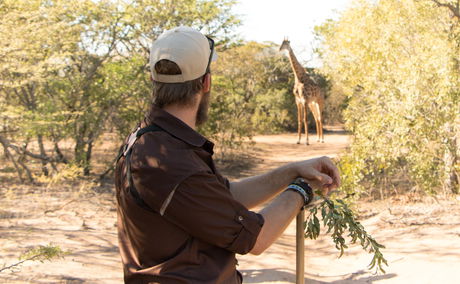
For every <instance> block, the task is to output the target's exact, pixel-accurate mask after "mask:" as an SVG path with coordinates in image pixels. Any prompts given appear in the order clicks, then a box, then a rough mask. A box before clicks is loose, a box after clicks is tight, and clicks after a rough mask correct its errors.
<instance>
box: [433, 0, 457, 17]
mask: <svg viewBox="0 0 460 284" xmlns="http://www.w3.org/2000/svg"><path fill="white" fill-rule="evenodd" d="M431 2H434V3H435V4H436V5H437V6H438V7H444V8H448V9H449V10H450V11H451V12H452V13H453V14H454V16H455V17H457V18H458V19H459V20H460V1H457V3H456V4H455V5H454V4H453V3H444V2H441V1H439V0H431Z"/></svg>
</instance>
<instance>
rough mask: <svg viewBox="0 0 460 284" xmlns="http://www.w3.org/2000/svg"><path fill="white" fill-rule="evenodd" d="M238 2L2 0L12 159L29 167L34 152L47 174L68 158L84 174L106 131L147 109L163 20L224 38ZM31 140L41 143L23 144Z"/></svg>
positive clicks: (6, 130) (3, 75) (5, 137)
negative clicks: (68, 148)
mask: <svg viewBox="0 0 460 284" xmlns="http://www.w3.org/2000/svg"><path fill="white" fill-rule="evenodd" d="M234 4H235V1H234V0H205V1H201V0H180V1H176V0H167V1H154V0H147V1H145V0H142V1H129V2H127V1H123V0H117V1H113V0H101V1H92V0H82V1H62V0H53V1H39V0H31V1H25V0H18V1H12V0H7V1H1V2H0V17H1V18H2V21H1V23H0V93H1V96H0V113H1V115H0V121H1V123H2V125H1V132H0V138H1V141H3V143H2V146H3V147H4V148H9V149H13V150H14V151H10V153H11V155H9V156H8V157H9V159H10V160H11V161H12V162H13V163H14V164H15V165H16V166H15V167H17V168H18V169H20V168H21V167H22V168H24V170H25V171H26V172H28V173H30V170H29V169H28V165H29V164H30V161H29V162H28V161H27V159H28V160H30V159H36V160H38V161H39V162H40V163H41V164H42V171H43V172H42V173H43V175H45V176H47V175H49V174H50V169H48V167H50V166H51V170H52V171H55V172H58V171H59V166H58V165H56V163H64V162H69V161H70V162H72V163H74V164H75V165H77V166H78V167H81V168H82V171H83V173H84V174H85V175H88V174H90V172H91V157H92V152H93V151H92V150H93V147H94V144H95V142H96V141H97V139H98V138H99V137H100V136H101V135H102V133H104V132H106V131H116V132H117V133H118V134H119V135H120V136H125V135H126V134H127V133H128V132H129V131H130V130H132V128H133V127H134V125H135V124H136V123H137V122H138V121H139V119H140V118H142V114H143V113H144V112H145V111H146V106H147V105H148V104H149V102H150V100H151V94H150V80H149V73H148V71H149V70H148V68H147V67H146V66H147V64H146V63H147V62H148V52H149V46H150V44H151V42H152V41H153V40H154V39H155V38H156V37H157V36H158V35H159V34H160V33H161V32H162V31H163V30H165V29H168V28H171V27H173V26H180V25H189V26H192V27H195V28H198V29H200V30H202V31H203V32H204V33H206V34H210V35H212V36H216V37H218V39H219V40H218V41H219V42H220V44H221V45H224V44H227V42H228V41H229V39H230V37H231V35H232V33H233V29H234V27H236V26H237V25H238V24H239V20H238V19H237V18H236V16H235V15H234V14H233V13H232V12H231V8H232V6H233V5H234ZM64 140H73V145H74V151H73V155H72V156H71V157H65V156H64V155H63V154H62V152H61V151H60V145H61V141H64ZM34 141H38V143H39V153H36V152H32V151H31V150H30V149H29V147H30V146H29V145H30V144H31V143H32V142H34ZM47 142H49V143H47ZM47 144H52V145H54V147H53V149H49V148H48V149H47V147H46V145H47ZM19 145H21V146H19ZM53 150H54V151H53ZM114 155H115V154H114ZM50 164H51V165H50ZM29 177H30V179H32V175H31V174H29Z"/></svg>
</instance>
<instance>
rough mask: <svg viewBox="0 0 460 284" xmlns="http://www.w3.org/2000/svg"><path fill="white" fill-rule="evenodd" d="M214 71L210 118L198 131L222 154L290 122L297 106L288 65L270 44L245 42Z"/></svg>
mask: <svg viewBox="0 0 460 284" xmlns="http://www.w3.org/2000/svg"><path fill="white" fill-rule="evenodd" d="M212 68H213V70H212V72H213V82H212V84H213V86H212V91H211V106H210V113H209V118H210V119H209V122H208V123H207V124H206V125H204V126H203V127H202V128H201V129H200V130H201V132H203V133H204V134H205V135H208V136H211V137H213V139H214V140H217V141H218V143H217V145H218V146H219V147H221V152H225V151H227V150H229V149H235V148H237V147H239V146H240V145H241V143H242V141H244V139H245V138H250V137H251V136H252V135H253V134H255V133H257V132H259V133H260V132H271V133H273V132H276V131H279V130H280V129H282V128H283V127H285V126H286V125H287V124H288V123H289V122H290V120H291V117H290V115H289V114H292V113H293V112H292V108H293V107H294V106H295V105H294V104H293V103H292V104H291V102H292V101H291V100H292V97H293V96H292V94H291V93H290V87H289V86H290V85H289V84H290V83H291V81H290V80H291V79H290V76H289V74H288V73H287V72H286V71H287V70H288V68H289V65H288V62H287V59H286V58H285V57H284V56H282V54H281V53H279V52H278V51H277V48H276V46H275V45H274V44H260V43H255V42H249V43H245V44H241V45H237V46H233V47H231V48H227V49H225V50H222V51H221V52H219V60H218V61H217V62H216V64H215V66H214V65H213V66H212ZM294 112H295V111H294Z"/></svg>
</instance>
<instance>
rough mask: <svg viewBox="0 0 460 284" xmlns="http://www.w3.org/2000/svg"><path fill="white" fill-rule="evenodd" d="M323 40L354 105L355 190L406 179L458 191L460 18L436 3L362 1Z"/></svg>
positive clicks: (331, 69)
mask: <svg viewBox="0 0 460 284" xmlns="http://www.w3.org/2000/svg"><path fill="white" fill-rule="evenodd" d="M316 32H317V33H318V35H319V36H320V37H321V38H322V43H321V46H320V48H319V53H320V55H321V57H322V58H323V61H324V68H323V71H324V72H325V73H327V74H328V77H329V78H330V79H331V81H332V82H333V84H334V88H336V89H337V90H341V91H342V92H343V94H344V95H345V96H346V97H347V100H346V102H347V108H346V110H345V112H344V118H345V120H346V127H347V128H348V129H349V130H350V131H352V133H353V141H352V145H351V147H350V152H349V153H348V154H347V155H346V156H345V157H344V158H343V159H342V160H341V168H342V170H343V171H344V173H345V174H344V177H345V180H344V188H345V190H347V191H354V190H355V189H358V191H363V190H364V187H366V188H369V187H371V188H382V190H387V189H388V188H389V186H388V184H394V183H395V182H397V181H400V180H401V179H402V180H405V181H406V182H405V183H406V185H405V188H413V187H415V188H418V189H422V190H424V191H425V192H430V193H434V192H440V189H442V188H444V189H445V190H446V191H447V190H448V191H452V192H456V191H458V181H459V177H460V173H459V172H458V171H457V170H456V166H455V165H458V163H459V162H460V159H459V157H460V139H459V137H460V132H459V127H458V124H459V121H460V102H459V98H460V80H459V74H460V69H459V68H458V66H459V64H458V62H459V59H460V52H459V51H460V48H459V47H460V25H459V19H458V18H455V17H452V16H451V14H450V13H449V11H448V10H447V9H441V8H439V7H436V6H435V5H433V2H431V1H398V0H383V1H377V2H375V1H365V0H361V1H354V2H353V5H352V6H351V7H350V8H349V9H348V10H346V11H345V12H343V14H342V15H341V17H340V19H339V20H337V21H328V22H326V23H325V24H324V25H322V26H320V27H317V29H316ZM447 181H451V182H450V183H449V182H447Z"/></svg>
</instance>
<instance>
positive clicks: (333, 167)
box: [323, 157, 341, 187]
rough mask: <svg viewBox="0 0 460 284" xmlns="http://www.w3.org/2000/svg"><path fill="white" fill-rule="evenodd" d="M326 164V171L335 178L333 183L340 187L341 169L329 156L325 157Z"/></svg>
mask: <svg viewBox="0 0 460 284" xmlns="http://www.w3.org/2000/svg"><path fill="white" fill-rule="evenodd" d="M323 162H324V166H325V172H327V173H328V174H329V175H330V176H331V178H332V179H333V183H334V184H335V186H336V187H340V183H341V182H340V173H339V169H338V168H337V167H336V165H334V163H333V162H332V160H331V159H330V158H328V157H324V158H323Z"/></svg>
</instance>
